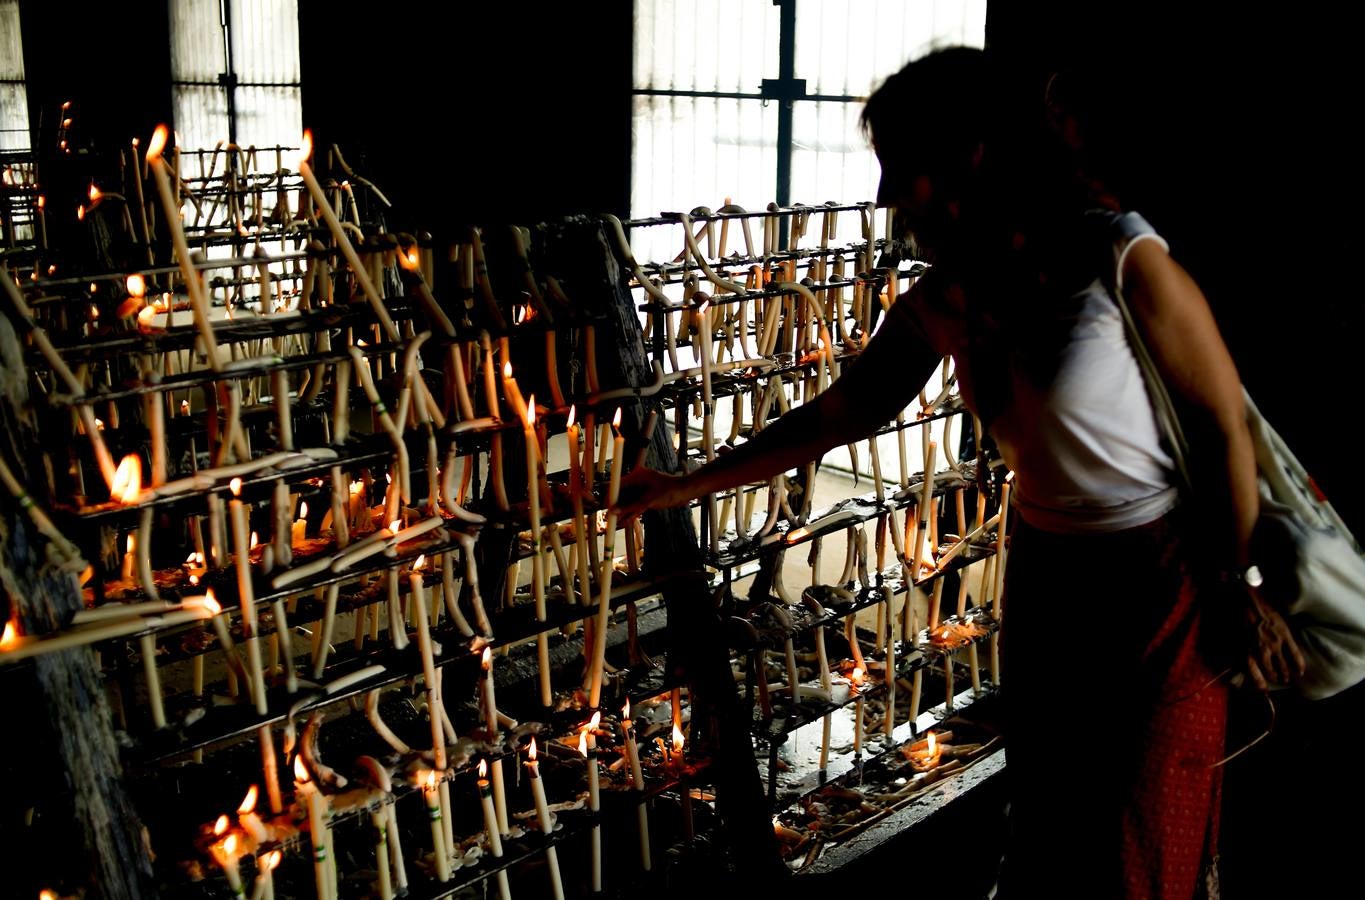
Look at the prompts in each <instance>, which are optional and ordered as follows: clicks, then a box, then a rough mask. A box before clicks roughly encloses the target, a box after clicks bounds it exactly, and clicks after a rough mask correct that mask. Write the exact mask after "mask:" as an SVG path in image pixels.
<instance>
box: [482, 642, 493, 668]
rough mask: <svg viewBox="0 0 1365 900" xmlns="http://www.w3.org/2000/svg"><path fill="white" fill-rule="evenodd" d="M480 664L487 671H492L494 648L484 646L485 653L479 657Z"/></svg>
mask: <svg viewBox="0 0 1365 900" xmlns="http://www.w3.org/2000/svg"><path fill="white" fill-rule="evenodd" d="M479 665H481V666H483V670H484V671H485V672H489V671H492V669H493V648H491V647H484V648H483V655H482V656H480V657H479Z"/></svg>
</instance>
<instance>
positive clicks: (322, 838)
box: [294, 756, 329, 900]
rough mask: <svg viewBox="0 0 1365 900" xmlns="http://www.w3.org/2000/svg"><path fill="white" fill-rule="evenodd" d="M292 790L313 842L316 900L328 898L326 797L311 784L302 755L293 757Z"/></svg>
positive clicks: (326, 899)
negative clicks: (297, 799)
mask: <svg viewBox="0 0 1365 900" xmlns="http://www.w3.org/2000/svg"><path fill="white" fill-rule="evenodd" d="M294 791H295V794H296V795H297V797H298V798H300V799H301V800H302V801H303V804H304V807H305V810H306V811H307V815H308V834H309V837H310V839H311V840H312V842H313V879H314V883H315V885H316V887H317V895H318V900H328V896H329V894H328V875H327V826H326V824H325V822H324V820H323V817H324V810H323V805H324V804H325V803H326V802H327V798H325V797H323V796H322V793H321V792H320V791H319V790H318V789H317V787H316V786H315V785H314V784H313V779H312V778H310V777H309V775H308V768H307V767H306V766H304V764H303V757H302V756H295V757H294Z"/></svg>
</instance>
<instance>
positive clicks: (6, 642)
mask: <svg viewBox="0 0 1365 900" xmlns="http://www.w3.org/2000/svg"><path fill="white" fill-rule="evenodd" d="M17 643H19V629H17V628H15V627H14V623H13V622H12V621H11V622H6V623H5V633H4V634H3V635H0V650H12V649H13V648H14V645H15V644H17Z"/></svg>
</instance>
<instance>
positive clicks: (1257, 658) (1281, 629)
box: [1244, 588, 1306, 691]
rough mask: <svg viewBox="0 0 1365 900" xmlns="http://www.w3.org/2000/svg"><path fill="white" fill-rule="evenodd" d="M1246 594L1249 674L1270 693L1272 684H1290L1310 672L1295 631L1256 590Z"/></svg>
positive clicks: (1259, 685)
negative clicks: (1305, 672) (1295, 636)
mask: <svg viewBox="0 0 1365 900" xmlns="http://www.w3.org/2000/svg"><path fill="white" fill-rule="evenodd" d="M1246 594H1247V600H1248V602H1247V604H1246V606H1245V607H1244V608H1245V610H1246V624H1247V629H1248V632H1249V635H1248V649H1247V674H1248V675H1250V676H1251V680H1252V681H1253V682H1254V683H1255V684H1256V686H1257V687H1258V688H1260V689H1261V690H1263V691H1268V690H1270V688H1271V685H1272V684H1275V685H1285V684H1289V683H1290V682H1292V681H1293V680H1294V679H1296V678H1299V677H1300V676H1302V675H1303V673H1304V671H1305V668H1306V664H1305V662H1304V658H1303V651H1302V650H1300V649H1299V645H1298V642H1297V641H1295V640H1294V633H1293V630H1292V629H1290V627H1289V623H1288V622H1287V621H1285V618H1284V616H1282V615H1280V613H1279V611H1278V610H1277V609H1275V607H1273V606H1271V605H1270V604H1269V603H1267V602H1266V601H1265V599H1264V598H1262V597H1261V595H1260V594H1259V593H1258V592H1257V591H1256V590H1255V589H1254V588H1247V589H1246Z"/></svg>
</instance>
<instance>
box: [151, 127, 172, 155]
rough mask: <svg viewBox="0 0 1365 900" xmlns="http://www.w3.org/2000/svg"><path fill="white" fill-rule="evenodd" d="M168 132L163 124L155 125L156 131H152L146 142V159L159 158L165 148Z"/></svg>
mask: <svg viewBox="0 0 1365 900" xmlns="http://www.w3.org/2000/svg"><path fill="white" fill-rule="evenodd" d="M169 133H170V132H169V131H168V130H167V128H166V126H165V125H158V126H156V131H153V132H152V139H151V140H150V141H149V142H148V143H147V161H148V162H151V161H152V160H154V159H160V158H161V153H162V151H164V150H165V149H166V136H167V135H168V134H169Z"/></svg>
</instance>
